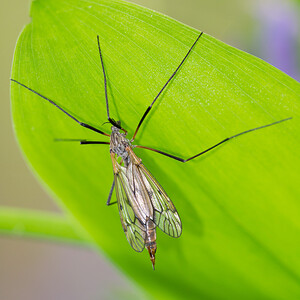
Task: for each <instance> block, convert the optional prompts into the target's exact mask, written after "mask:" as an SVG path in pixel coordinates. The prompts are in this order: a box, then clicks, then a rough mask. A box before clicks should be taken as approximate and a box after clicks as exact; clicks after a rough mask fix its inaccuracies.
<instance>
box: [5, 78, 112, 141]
mask: <svg viewBox="0 0 300 300" xmlns="http://www.w3.org/2000/svg"><path fill="white" fill-rule="evenodd" d="M10 80H11V81H13V82H15V83H17V84H19V85H21V86H22V87H24V88H26V89H27V90H29V91H30V92H32V93H34V94H36V95H38V96H40V97H41V98H43V99H45V100H47V101H48V102H50V103H51V104H53V105H54V106H55V107H57V108H58V109H59V110H61V111H62V112H63V113H64V114H66V115H67V116H69V117H70V118H71V119H73V120H74V121H75V122H77V123H78V124H79V125H80V126H83V127H85V128H87V129H90V130H93V131H95V132H98V133H100V134H103V135H106V136H110V135H109V134H107V133H105V132H103V131H101V130H99V129H97V128H95V127H93V126H91V125H89V124H86V123H83V122H81V121H79V120H78V119H77V118H75V117H74V116H72V115H71V114H70V113H68V112H67V111H66V110H64V109H63V108H62V107H61V106H59V105H58V104H56V103H55V102H54V101H52V100H50V99H49V98H47V97H45V96H43V95H42V94H40V93H38V92H36V91H35V90H33V89H31V88H29V87H28V86H26V85H24V84H22V83H20V82H18V81H17V80H15V79H10Z"/></svg>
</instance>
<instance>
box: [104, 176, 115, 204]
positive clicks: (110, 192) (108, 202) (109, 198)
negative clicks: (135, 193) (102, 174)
mask: <svg viewBox="0 0 300 300" xmlns="http://www.w3.org/2000/svg"><path fill="white" fill-rule="evenodd" d="M114 188H115V180H114V181H113V183H112V186H111V188H110V191H109V195H108V198H107V202H106V205H113V204H116V203H117V201H115V202H112V203H110V201H111V197H112V193H113V191H114Z"/></svg>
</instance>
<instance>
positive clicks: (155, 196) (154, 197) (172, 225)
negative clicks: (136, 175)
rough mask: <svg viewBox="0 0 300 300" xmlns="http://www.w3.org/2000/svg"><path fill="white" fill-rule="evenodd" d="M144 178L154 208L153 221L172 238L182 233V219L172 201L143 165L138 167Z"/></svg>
mask: <svg viewBox="0 0 300 300" xmlns="http://www.w3.org/2000/svg"><path fill="white" fill-rule="evenodd" d="M136 167H137V168H138V169H139V171H140V174H141V176H142V178H143V182H144V185H145V188H146V189H147V191H148V194H149V197H150V199H151V203H152V206H153V221H154V223H155V224H156V226H157V227H158V228H160V229H161V230H162V231H163V232H165V233H166V234H168V235H170V236H172V237H179V236H180V235H181V232H182V225H181V220H180V217H179V215H178V213H177V210H176V208H175V206H174V205H173V203H172V201H171V200H170V198H169V197H168V195H167V194H166V192H165V191H164V190H163V188H162V187H161V186H160V184H159V183H158V182H157V181H156V180H155V178H154V177H153V176H152V175H151V173H150V172H149V171H148V170H147V169H146V168H145V166H144V165H143V164H139V165H137V166H136Z"/></svg>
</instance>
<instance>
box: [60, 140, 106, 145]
mask: <svg viewBox="0 0 300 300" xmlns="http://www.w3.org/2000/svg"><path fill="white" fill-rule="evenodd" d="M54 141H55V142H80V145H89V144H101V145H109V144H110V142H101V141H87V140H81V139H55V140H54Z"/></svg>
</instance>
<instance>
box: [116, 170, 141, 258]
mask: <svg viewBox="0 0 300 300" xmlns="http://www.w3.org/2000/svg"><path fill="white" fill-rule="evenodd" d="M119 169H120V172H118V173H116V174H115V188H116V195H117V200H118V207H119V213H120V219H121V223H122V226H123V229H124V232H125V234H126V237H127V240H128V242H129V244H130V245H131V247H132V248H133V249H134V250H135V251H137V252H141V251H143V249H144V248H145V238H146V231H145V225H143V224H142V223H141V222H140V220H139V219H138V218H137V217H136V216H135V213H134V211H133V209H132V207H131V204H130V201H129V197H132V195H131V194H130V190H129V189H128V184H129V183H128V179H127V177H126V169H125V168H124V167H122V166H120V165H119ZM123 169H124V170H123Z"/></svg>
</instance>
